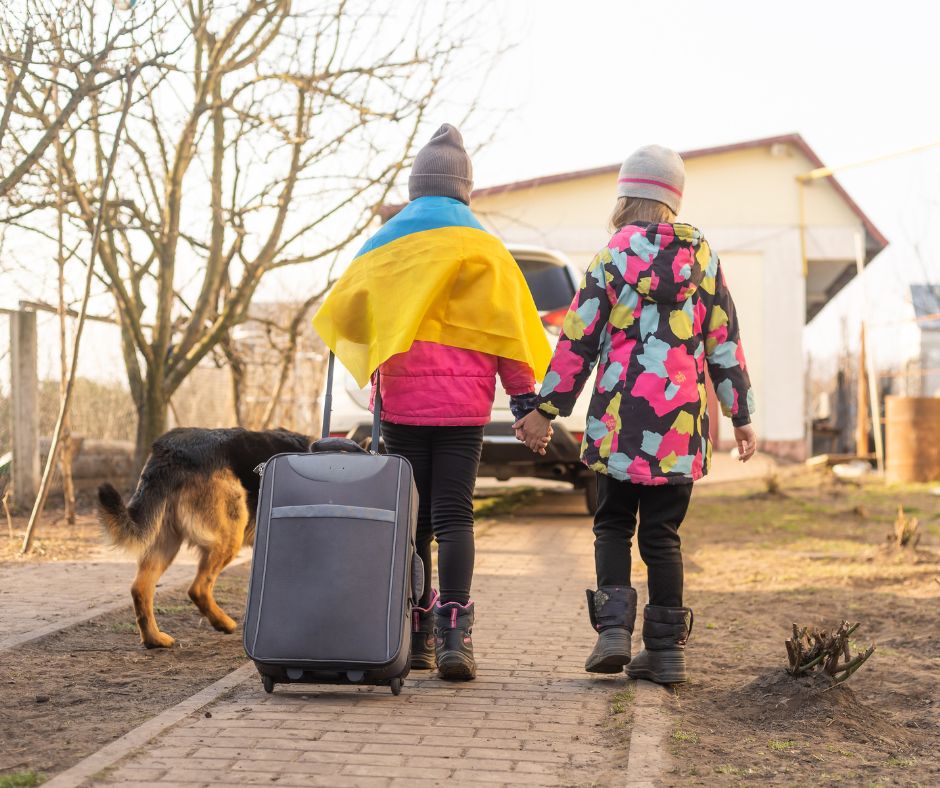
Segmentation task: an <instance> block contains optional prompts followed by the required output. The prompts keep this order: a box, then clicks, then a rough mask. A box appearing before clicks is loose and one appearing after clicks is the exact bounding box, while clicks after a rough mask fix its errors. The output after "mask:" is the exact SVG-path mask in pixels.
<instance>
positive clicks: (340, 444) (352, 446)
mask: <svg viewBox="0 0 940 788" xmlns="http://www.w3.org/2000/svg"><path fill="white" fill-rule="evenodd" d="M310 451H311V452H312V453H313V454H318V453H321V452H328V451H344V452H348V453H350V454H355V453H357V452H358V453H361V454H368V453H369V452H367V451H366V450H365V449H363V448H362V446H360V445H359V444H358V443H356V442H355V441H354V440H350V439H349V438H320V440H318V441H314V442H313V443H311V444H310Z"/></svg>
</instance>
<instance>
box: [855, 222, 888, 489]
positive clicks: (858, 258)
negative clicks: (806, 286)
mask: <svg viewBox="0 0 940 788" xmlns="http://www.w3.org/2000/svg"><path fill="white" fill-rule="evenodd" d="M855 268H856V271H857V273H858V278H859V286H860V287H861V288H862V331H863V332H864V331H865V323H866V316H867V315H868V289H867V288H866V287H865V280H864V279H863V278H862V274H863V273H864V271H865V231H864V230H859V231H858V232H857V233H856V234H855ZM863 336H864V334H863ZM863 352H864V351H863ZM862 363H863V364H864V365H865V371H866V372H867V373H868V401H869V407H870V409H871V426H872V431H873V432H874V435H875V461H876V462H877V463H878V470H879V471H883V470H884V467H885V448H884V440H883V439H882V434H881V408H880V406H879V397H878V378H877V376H876V374H875V364H874V362H873V360H872V354H871V353H870V352H865V353H864V356H863V358H862ZM859 407H862V403H859ZM866 448H867V447H866Z"/></svg>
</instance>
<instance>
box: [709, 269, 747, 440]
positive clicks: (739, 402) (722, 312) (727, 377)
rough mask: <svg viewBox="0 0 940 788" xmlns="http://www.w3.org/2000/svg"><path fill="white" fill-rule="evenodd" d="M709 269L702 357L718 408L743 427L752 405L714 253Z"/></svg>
mask: <svg viewBox="0 0 940 788" xmlns="http://www.w3.org/2000/svg"><path fill="white" fill-rule="evenodd" d="M709 269H711V270H710V271H708V272H707V273H706V279H705V280H704V281H703V285H704V286H705V289H706V290H708V285H711V286H712V287H713V288H714V295H713V297H712V298H711V299H710V302H711V303H710V304H709V305H708V309H707V311H706V314H705V359H706V361H707V362H708V372H709V374H710V375H711V379H712V383H713V384H714V386H715V393H716V394H717V395H718V402H719V403H720V404H721V410H722V412H723V413H724V415H725V416H730V417H731V422H732V424H734V426H735V427H743V426H744V425H745V424H750V422H751V415H752V414H753V413H754V412H755V407H754V392H753V390H752V389H751V379H750V377H749V376H748V374H747V361H746V360H745V358H744V349H743V348H742V346H741V332H740V328H739V326H738V316H737V313H736V311H735V308H734V300H733V299H732V298H731V292H730V291H729V290H728V285H727V282H725V277H724V273H723V271H722V270H721V263H720V262H718V258H717V257H714V256H713V258H712V264H711V265H709ZM708 273H711V274H712V276H711V277H709V276H708ZM709 279H711V280H712V281H711V282H709V281H708V280H709Z"/></svg>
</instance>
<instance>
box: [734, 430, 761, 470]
mask: <svg viewBox="0 0 940 788" xmlns="http://www.w3.org/2000/svg"><path fill="white" fill-rule="evenodd" d="M734 439H735V441H736V442H737V444H738V460H740V461H741V462H747V461H748V460H749V459H751V457H753V456H754V452H755V451H757V433H756V432H754V428H753V427H752V426H751V425H750V424H745V425H744V426H743V427H735V428H734Z"/></svg>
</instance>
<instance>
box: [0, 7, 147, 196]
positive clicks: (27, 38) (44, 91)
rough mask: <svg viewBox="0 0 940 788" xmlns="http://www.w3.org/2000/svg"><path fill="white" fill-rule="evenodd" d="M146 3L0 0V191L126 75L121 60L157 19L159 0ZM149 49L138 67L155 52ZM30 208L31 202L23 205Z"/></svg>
mask: <svg viewBox="0 0 940 788" xmlns="http://www.w3.org/2000/svg"><path fill="white" fill-rule="evenodd" d="M148 5H149V8H148V9H147V10H146V11H144V12H134V13H121V12H120V11H119V9H118V8H117V4H116V3H113V2H110V3H106V2H103V0H71V1H70V2H67V3H62V2H57V1H56V0H24V1H23V2H20V3H0V80H2V93H3V106H2V109H0V197H7V196H9V195H10V194H11V192H13V190H14V189H15V188H16V187H17V186H18V185H19V184H21V183H22V182H23V181H24V179H26V178H27V176H28V175H29V174H30V173H31V172H32V171H33V170H34V168H35V167H36V165H37V163H39V161H40V160H41V159H42V158H43V156H44V154H45V153H46V152H47V151H48V150H49V149H51V148H52V147H54V146H55V143H56V140H57V139H59V135H60V132H62V131H63V130H65V129H67V128H69V127H70V126H72V127H73V129H74V122H75V117H76V115H77V113H78V112H79V109H80V107H82V105H83V104H84V103H85V102H86V101H87V100H88V99H89V98H90V97H92V96H94V95H96V94H97V93H99V92H101V91H103V90H105V89H107V88H109V87H113V86H115V84H116V83H117V82H119V81H120V80H122V79H123V78H124V72H123V67H124V64H125V61H126V60H127V59H128V58H130V57H135V58H138V57H139V54H140V53H139V40H140V39H142V38H146V37H147V36H150V35H151V34H152V33H153V32H154V24H155V23H156V22H158V21H159V14H158V12H159V10H160V8H161V7H162V6H163V3H162V2H155V3H150V4H148ZM96 18H97V19H98V24H97V29H96V25H95V20H96ZM151 54H153V58H152V59H149V58H144V59H142V60H139V61H138V62H139V65H140V66H141V67H144V68H145V67H147V66H149V65H151V64H152V63H154V62H157V61H158V60H159V59H160V57H161V54H159V53H151ZM35 207H36V206H35V203H34V202H32V201H29V202H27V203H26V205H25V206H24V212H29V211H30V210H34V209H35ZM14 215H17V212H16V211H14Z"/></svg>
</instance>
